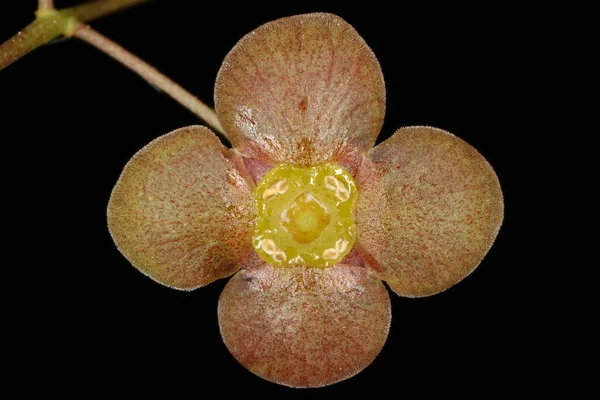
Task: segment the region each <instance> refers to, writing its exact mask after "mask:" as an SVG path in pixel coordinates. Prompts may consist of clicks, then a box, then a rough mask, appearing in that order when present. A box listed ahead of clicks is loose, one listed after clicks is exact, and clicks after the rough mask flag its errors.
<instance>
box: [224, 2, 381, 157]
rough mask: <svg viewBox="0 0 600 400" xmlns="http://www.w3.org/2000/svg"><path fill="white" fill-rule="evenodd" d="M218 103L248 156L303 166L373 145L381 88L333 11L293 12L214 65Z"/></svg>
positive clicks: (359, 43)
mask: <svg viewBox="0 0 600 400" xmlns="http://www.w3.org/2000/svg"><path fill="white" fill-rule="evenodd" d="M215 105H216V110H217V114H218V116H219V120H220V122H221V125H222V126H223V128H224V129H225V131H226V132H227V133H228V136H229V138H230V139H231V141H232V143H233V145H234V146H235V147H236V149H237V150H239V151H240V152H241V153H242V154H243V155H244V156H245V157H247V158H257V159H262V158H267V159H270V161H272V162H273V163H292V164H298V165H303V166H308V165H313V164H317V163H320V162H326V161H331V160H337V161H340V162H341V161H343V160H344V159H345V158H347V157H352V155H354V154H356V153H357V152H360V153H361V152H362V151H364V150H366V149H369V148H371V147H372V146H373V145H374V143H375V139H376V137H377V134H378V133H379V130H380V129H381V125H382V123H383V117H384V114H385V86H384V82H383V75H382V73H381V68H380V66H379V62H378V61H377V58H376V57H375V55H374V54H373V52H372V51H371V49H369V47H368V46H367V44H366V43H365V41H364V40H363V39H362V38H361V37H360V36H359V35H358V33H357V32H356V31H355V30H354V28H353V27H352V26H350V25H349V24H348V23H347V22H345V21H344V20H343V19H341V18H340V17H337V16H335V15H331V14H320V13H317V14H306V15H297V16H293V17H288V18H282V19H279V20H276V21H272V22H269V23H267V24H264V25H262V26H261V27H259V28H258V29H256V30H255V31H253V32H251V33H249V34H248V35H246V36H244V37H243V38H242V40H240V41H239V42H238V44H237V45H236V46H235V47H234V48H233V49H232V50H231V52H229V54H228V55H227V57H225V60H224V61H223V65H222V67H221V70H220V71H219V75H218V77H217V82H216V87H215Z"/></svg>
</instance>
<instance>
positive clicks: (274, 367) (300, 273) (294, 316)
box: [218, 264, 391, 388]
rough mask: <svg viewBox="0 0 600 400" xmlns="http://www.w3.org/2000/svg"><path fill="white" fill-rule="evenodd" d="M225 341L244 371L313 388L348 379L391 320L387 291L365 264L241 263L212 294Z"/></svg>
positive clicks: (368, 358)
mask: <svg viewBox="0 0 600 400" xmlns="http://www.w3.org/2000/svg"><path fill="white" fill-rule="evenodd" d="M218 316H219V327H220V331H221V336H222V338H223V342H224V343H225V346H226V347H227V348H228V349H229V351H230V352H231V354H232V355H233V356H234V358H235V359H236V360H237V361H238V362H239V363H240V364H241V365H242V366H244V367H245V368H246V369H248V370H249V371H250V372H252V373H254V374H256V375H258V376H260V377H261V378H263V379H266V380H268V381H270V382H274V383H277V384H280V385H285V386H289V387H294V388H314V387H322V386H327V385H331V384H334V383H337V382H340V381H343V380H345V379H348V378H350V377H352V376H354V375H356V374H357V373H359V372H360V371H362V370H363V369H364V368H366V367H367V366H368V365H369V364H371V362H372V361H373V360H374V359H375V357H376V356H377V355H378V354H379V352H380V351H381V349H382V348H383V345H384V344H385V341H386V339H387V336H388V332H389V327H390V322H391V305H390V298H389V293H388V291H387V290H386V288H385V286H384V285H383V283H382V282H381V281H380V280H378V279H373V278H371V277H370V276H369V274H368V271H367V270H365V269H364V268H359V267H352V266H346V265H336V266H334V267H331V268H325V269H319V268H305V267H296V268H275V267H271V266H269V265H267V264H264V265H263V266H262V267H258V268H254V269H251V270H242V271H240V272H239V273H238V274H236V275H235V276H234V277H233V278H231V279H230V280H229V282H228V283H227V286H226V287H225V289H224V290H223V293H222V294H221V297H220V299H219V308H218Z"/></svg>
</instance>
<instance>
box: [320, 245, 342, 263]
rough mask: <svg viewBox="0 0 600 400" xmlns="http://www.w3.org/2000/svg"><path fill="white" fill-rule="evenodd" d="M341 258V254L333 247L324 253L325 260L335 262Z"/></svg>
mask: <svg viewBox="0 0 600 400" xmlns="http://www.w3.org/2000/svg"><path fill="white" fill-rule="evenodd" d="M339 256H340V252H339V251H337V250H336V249H334V248H333V247H332V248H330V249H327V250H325V251H324V252H323V259H325V260H334V259H336V258H338V257H339Z"/></svg>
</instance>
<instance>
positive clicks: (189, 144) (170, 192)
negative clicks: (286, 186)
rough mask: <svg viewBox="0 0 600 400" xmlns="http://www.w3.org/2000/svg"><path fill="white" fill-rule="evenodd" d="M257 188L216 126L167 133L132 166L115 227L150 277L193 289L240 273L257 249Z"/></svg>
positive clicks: (123, 248)
mask: <svg viewBox="0 0 600 400" xmlns="http://www.w3.org/2000/svg"><path fill="white" fill-rule="evenodd" d="M252 189H253V184H252V183H251V180H250V178H249V176H248V174H247V172H246V171H245V170H244V166H243V161H242V160H241V159H240V158H239V157H238V156H236V155H234V154H232V153H231V152H230V151H229V149H227V148H225V147H224V146H223V145H222V144H221V143H220V142H219V139H218V138H217V137H216V136H215V134H214V133H213V132H211V131H210V130H209V129H208V128H206V127H203V126H189V127H185V128H181V129H177V130H175V131H172V132H170V133H168V134H166V135H163V136H161V137H159V138H157V139H155V140H154V141H152V142H151V143H149V144H148V145H146V146H145V147H144V148H143V149H141V150H140V151H139V152H138V153H136V154H135V155H134V156H133V157H132V159H131V160H130V161H129V162H128V163H127V165H126V166H125V168H124V169H123V172H122V173H121V176H120V177H119V179H118V181H117V183H116V185H115V187H114V188H113V191H112V193H111V196H110V200H109V203H108V208H107V218H108V229H109V232H110V234H111V236H112V238H113V240H114V242H115V245H116V246H117V248H118V249H119V251H120V252H121V253H122V254H123V255H124V256H125V258H127V260H128V261H129V262H130V263H131V264H132V265H133V266H134V267H135V268H137V269H138V270H139V271H140V272H142V273H143V274H144V275H146V276H148V277H150V278H151V279H153V280H154V281H156V282H158V283H161V284H163V285H165V286H168V287H171V288H174V289H180V290H193V289H196V288H199V287H202V286H205V285H207V284H209V283H211V282H213V281H215V280H217V279H221V278H225V277H227V276H230V275H232V274H234V273H235V272H237V271H238V270H239V268H240V264H241V263H242V262H243V261H244V259H245V258H246V256H247V254H248V253H249V251H250V250H251V249H252V245H251V234H252V229H253V224H252V221H253V219H254V216H255V212H256V211H255V209H254V203H253V198H252V194H251V191H252Z"/></svg>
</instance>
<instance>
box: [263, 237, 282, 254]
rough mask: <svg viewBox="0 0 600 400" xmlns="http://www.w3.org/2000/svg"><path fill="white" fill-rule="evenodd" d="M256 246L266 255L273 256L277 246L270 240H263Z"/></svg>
mask: <svg viewBox="0 0 600 400" xmlns="http://www.w3.org/2000/svg"><path fill="white" fill-rule="evenodd" d="M258 246H259V247H260V248H261V249H263V250H264V251H265V253H267V254H268V255H273V254H275V252H277V250H279V249H278V248H277V245H276V244H275V242H274V241H272V240H271V239H263V240H261V241H260V242H258Z"/></svg>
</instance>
